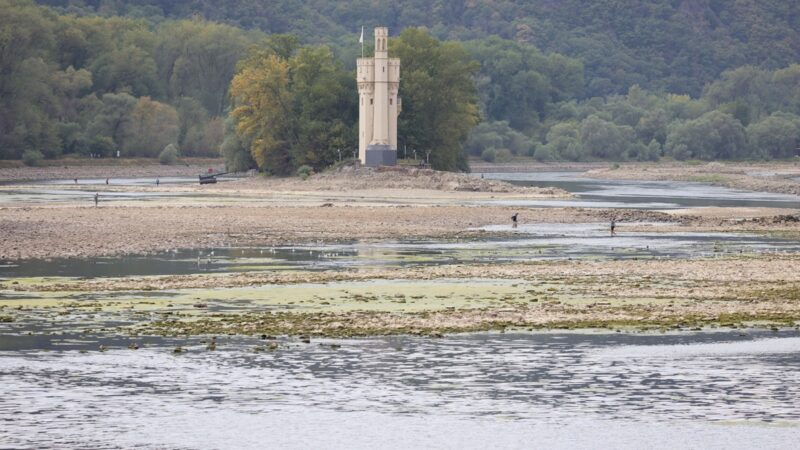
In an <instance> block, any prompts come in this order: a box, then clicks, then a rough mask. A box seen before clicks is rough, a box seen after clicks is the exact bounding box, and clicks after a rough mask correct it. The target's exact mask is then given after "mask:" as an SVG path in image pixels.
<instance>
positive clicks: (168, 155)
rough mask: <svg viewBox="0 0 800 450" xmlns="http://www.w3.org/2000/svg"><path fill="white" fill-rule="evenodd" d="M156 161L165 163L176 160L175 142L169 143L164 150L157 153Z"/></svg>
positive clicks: (176, 148) (170, 163) (169, 163)
mask: <svg viewBox="0 0 800 450" xmlns="http://www.w3.org/2000/svg"><path fill="white" fill-rule="evenodd" d="M158 162H160V163H161V164H167V165H172V164H175V163H176V162H178V147H175V144H169V145H167V146H166V147H164V150H162V151H161V153H160V154H159V155H158Z"/></svg>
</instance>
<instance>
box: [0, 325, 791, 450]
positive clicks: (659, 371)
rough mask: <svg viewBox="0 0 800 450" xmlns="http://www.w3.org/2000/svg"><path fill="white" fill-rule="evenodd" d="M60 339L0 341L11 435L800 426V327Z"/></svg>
mask: <svg viewBox="0 0 800 450" xmlns="http://www.w3.org/2000/svg"><path fill="white" fill-rule="evenodd" d="M36 339H48V338H36ZM49 339H50V340H49V345H50V346H49V347H48V348H49V350H39V349H29V350H17V351H13V352H10V351H6V350H0V383H2V384H3V386H4V387H5V388H6V389H5V390H4V394H3V401H2V402H0V418H2V420H3V430H2V432H0V436H2V438H3V442H4V445H6V446H10V447H36V448H63V447H70V446H76V445H77V446H81V447H93V448H133V447H136V448H146V449H150V448H153V449H155V448H183V449H194V448H230V447H236V448H263V447H264V443H265V442H269V443H270V444H269V445H270V446H276V447H281V448H309V447H324V448H353V446H354V443H357V444H358V445H359V446H363V447H371V448H375V447H381V448H408V447H428V448H430V447H436V448H442V447H447V448H453V447H458V448H487V447H502V448H529V447H530V445H531V442H536V446H539V445H545V444H546V446H547V447H548V448H549V447H553V448H575V447H582V448H597V447H613V448H675V447H681V448H687V447H689V448H691V447H702V448H753V447H754V446H757V447H759V448H791V447H793V446H794V445H795V443H796V440H797V436H798V433H800V431H798V430H800V428H798V427H799V426H800V407H798V406H797V405H798V404H800V375H798V374H800V372H798V371H797V370H796V369H797V367H798V366H800V335H798V333H797V332H794V331H782V332H780V333H778V334H773V333H765V332H756V331H751V332H749V333H745V334H739V333H730V332H720V333H696V334H678V335H670V334H665V335H650V334H643V335H641V334H640V335H628V334H591V333H588V334H587V333H580V334H579V333H575V334H569V333H541V334H475V335H456V336H449V337H446V338H444V339H422V338H412V337H392V338H374V339H363V340H312V341H311V343H310V344H302V343H300V342H298V341H289V340H285V339H281V340H279V341H278V342H279V345H280V346H279V348H278V350H277V351H274V352H269V351H262V352H254V351H253V350H254V348H256V347H257V346H260V347H261V348H262V349H263V348H264V346H265V344H266V343H267V342H268V341H263V340H260V339H255V338H228V337H225V336H221V337H219V338H218V346H217V350H216V351H207V350H205V344H204V343H203V342H202V341H201V340H200V339H192V340H177V339H170V338H164V339H160V338H149V339H140V340H139V341H138V343H139V345H140V347H141V348H140V349H139V350H129V349H128V348H127V345H128V344H129V343H130V340H126V339H122V338H115V337H113V336H112V337H107V338H103V337H99V336H61V337H58V338H49ZM9 340H20V341H22V340H26V342H27V343H28V346H29V347H39V346H41V345H42V344H41V343H37V342H34V341H33V339H32V338H30V337H25V336H21V337H15V336H7V335H6V336H1V337H0V342H8V341H9ZM101 341H102V342H103V343H105V345H108V347H109V349H108V351H106V352H104V353H101V352H99V351H97V348H98V345H99V343H100V342H101ZM331 344H335V345H336V346H338V347H332V346H331ZM176 345H182V346H183V348H185V349H186V350H187V352H186V353H182V354H174V353H173V352H172V349H173V348H174V347H175V346H176ZM3 348H7V347H3ZM81 349H85V350H88V352H87V353H80V352H79V351H78V350H81Z"/></svg>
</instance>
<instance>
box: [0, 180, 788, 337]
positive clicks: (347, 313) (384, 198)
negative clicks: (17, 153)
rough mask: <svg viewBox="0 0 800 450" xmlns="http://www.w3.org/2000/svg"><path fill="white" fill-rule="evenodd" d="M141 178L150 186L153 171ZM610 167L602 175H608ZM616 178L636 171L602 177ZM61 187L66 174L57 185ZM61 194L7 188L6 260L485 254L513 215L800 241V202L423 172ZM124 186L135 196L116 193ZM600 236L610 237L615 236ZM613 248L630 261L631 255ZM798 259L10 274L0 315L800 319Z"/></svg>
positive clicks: (165, 329)
mask: <svg viewBox="0 0 800 450" xmlns="http://www.w3.org/2000/svg"><path fill="white" fill-rule="evenodd" d="M636 167H638V168H637V169H636V170H641V171H643V172H648V171H650V169H647V170H644V169H643V168H642V167H641V166H636ZM15 170H18V171H23V170H24V169H15ZM93 170H94V169H93ZM142 170H143V172H142V174H143V175H142V176H152V175H153V174H154V173H155V172H147V171H146V170H145V169H142ZM154 170H155V169H154ZM158 170H160V169H158ZM194 170H195V172H196V168H195V169H194ZM598 170H599V169H597V168H594V169H593V171H592V172H590V175H593V174H598V173H599V174H600V175H602V174H603V173H605V172H603V171H602V170H600V171H598ZM617 170H622V171H623V173H627V172H624V171H625V169H610V168H609V169H608V170H607V171H608V172H616V171H617ZM633 173H639V172H633ZM664 173H665V174H670V173H672V174H679V173H682V172H681V171H679V170H678V169H675V170H673V171H669V170H667V171H666V172H664ZM59 175H61V174H59ZM84 175H86V176H89V175H93V176H96V174H92V173H89V172H85V173H84ZM176 176H182V175H176ZM185 176H189V175H185ZM631 176H633V175H631ZM659 176H664V177H668V175H659ZM745 176H754V175H752V174H751V175H745ZM64 178H65V179H67V180H69V179H70V176H66V177H62V176H59V177H55V178H53V179H64ZM21 179H30V178H26V177H25V176H21ZM660 179H664V178H660ZM781 179H782V180H784V181H785V182H787V183H792V182H794V181H793V180H792V179H791V177H789V178H781ZM50 189H53V186H52V185H51V184H46V183H37V182H26V183H14V182H11V183H6V184H4V185H3V186H2V187H0V258H2V260H3V261H6V262H8V263H9V264H11V265H13V264H14V262H15V261H18V260H21V259H27V258H42V259H46V258H60V257H69V258H89V257H98V256H111V255H125V254H142V253H152V252H167V251H170V250H175V249H209V248H225V247H263V248H269V247H274V246H286V245H295V244H297V245H302V244H312V243H314V244H320V243H349V242H386V241H398V242H399V241H407V240H428V241H432V242H443V243H447V242H472V241H475V242H482V243H484V244H483V245H487V244H486V243H487V242H488V243H491V242H492V240H493V239H501V238H506V237H511V238H514V237H518V236H519V234H518V233H519V230H516V229H514V228H512V226H511V220H510V217H511V215H512V214H514V213H519V218H520V223H521V224H522V225H523V227H524V226H525V225H526V224H540V225H541V226H545V227H546V228H547V229H548V232H553V233H555V234H556V235H558V230H559V224H595V225H596V224H607V223H609V222H610V220H611V219H612V218H613V219H614V220H615V221H616V223H617V230H616V231H617V233H618V235H620V236H623V237H624V236H625V235H626V234H627V233H635V232H639V231H641V230H646V231H647V232H648V233H655V234H659V233H660V234H663V235H664V236H669V235H670V234H675V235H678V236H680V235H685V234H692V233H717V234H720V235H722V236H724V235H726V234H729V235H738V234H748V235H753V236H767V237H774V236H778V237H780V238H782V239H784V240H785V239H787V238H788V239H797V237H798V236H800V205H798V209H792V208H758V207H748V208H689V209H683V210H664V211H653V210H635V209H605V208H574V207H552V208H542V207H537V208H531V207H510V206H503V204H502V200H508V199H569V198H570V197H571V195H570V194H569V193H568V192H565V191H562V190H560V189H556V188H547V187H544V188H531V187H520V186H513V185H510V184H507V183H504V182H500V181H492V180H483V179H481V178H480V177H477V176H474V175H472V176H470V175H456V174H442V173H439V172H433V171H430V170H425V169H416V168H404V169H391V170H380V171H378V170H364V169H352V168H343V169H340V170H338V171H333V172H328V173H323V174H317V175H313V176H311V177H310V178H308V179H306V180H302V179H299V178H264V177H260V176H255V177H240V178H236V179H233V180H229V181H222V180H221V181H220V182H219V183H218V184H215V185H204V186H200V185H197V184H192V183H176V184H170V183H164V184H160V185H154V184H145V185H141V184H133V185H115V184H113V183H112V184H109V185H105V184H103V183H101V184H97V185H92V186H86V185H81V184H80V183H79V184H77V185H74V183H73V184H72V185H70V184H69V183H67V184H64V185H61V186H58V189H59V192H57V193H48V192H49V191H48V190H50ZM94 193H97V195H98V197H99V202H98V206H94V202H93V196H94ZM120 194H124V195H127V197H123V198H119V197H115V195H116V196H118V195H120ZM137 195H141V197H137ZM2 199H5V201H3V200H2ZM10 199H13V200H10ZM590 233H595V231H590ZM600 233H601V234H602V235H603V239H612V238H611V237H606V235H605V233H606V231H605V230H603V231H601V232H600ZM611 245H613V241H612V244H611ZM613 251H614V250H613V247H612V252H613ZM619 251H621V252H623V253H619V255H621V256H624V255H625V253H624V252H625V251H627V250H625V249H620V250H619ZM715 251H716V250H715ZM799 258H800V256H799V255H798V254H796V253H792V252H785V251H781V252H777V251H770V250H769V249H765V250H752V251H751V250H747V251H744V252H743V251H742V250H739V251H738V252H734V251H725V250H724V249H723V250H720V252H719V254H713V255H708V254H702V255H701V254H698V255H697V256H696V257H688V258H687V257H675V258H670V257H644V258H638V257H630V256H626V257H619V258H614V257H611V258H609V257H600V258H599V259H598V258H597V257H591V256H586V257H577V259H575V260H573V259H572V257H569V258H567V257H561V258H556V259H553V260H548V259H543V260H536V261H530V260H528V261H526V260H524V259H523V260H519V259H514V258H510V259H503V258H500V259H498V260H496V261H494V260H492V259H491V258H489V259H488V260H487V259H482V260H480V261H478V260H476V261H474V262H472V263H470V262H469V261H458V262H450V263H448V262H438V263H437V264H433V265H431V264H428V263H419V264H413V263H411V264H408V265H400V266H391V267H385V266H380V265H378V266H371V265H369V264H365V265H361V266H358V267H350V268H347V267H344V268H337V269H329V270H312V271H309V270H295V269H291V270H289V269H281V268H276V269H274V270H269V269H264V270H253V271H246V272H236V271H233V272H232V273H224V274H210V273H199V272H198V273H196V274H189V275H162V276H133V275H130V276H118V277H99V278H93V277H91V274H88V275H89V277H88V278H84V277H81V278H63V277H61V278H59V277H11V278H7V279H4V280H0V294H2V295H3V296H4V300H3V304H2V306H0V309H2V310H1V311H0V316H2V317H3V320H6V321H11V322H13V323H17V324H19V326H20V327H23V328H24V327H34V324H35V323H39V322H41V321H43V320H45V321H50V322H49V323H53V324H58V326H59V327H60V326H63V327H70V326H77V325H76V324H78V323H80V324H81V325H80V326H81V327H87V328H86V329H95V330H97V329H100V328H105V329H107V327H108V325H107V324H106V322H109V323H114V324H115V325H114V326H113V328H114V329H116V330H117V331H122V332H125V333H131V334H170V335H173V334H178V335H194V334H210V333H214V334H218V333H233V334H290V335H291V334H294V335H298V334H309V335H320V336H353V335H377V334H397V333H413V334H433V335H438V334H441V333H452V332H462V331H475V330H497V329H501V330H504V329H527V328H548V327H550V328H552V327H555V328H587V327H589V328H595V327H601V328H608V327H612V328H619V327H623V328H630V327H634V328H646V329H650V328H655V329H665V328H674V327H678V328H697V327H718V326H729V327H740V326H752V325H753V324H762V325H765V326H770V327H772V326H796V325H797V324H798V323H800V322H799V321H800V309H798V308H797V307H796V305H797V301H798V299H799V297H798V292H800V278H798V276H799V275H798V273H800V271H797V270H792V269H791V268H793V267H795V266H797V265H798V264H800V259H799ZM199 263H200V261H199V260H198V266H199V265H200V264H199ZM243 264H244V263H243ZM89 317H91V319H88V318H89ZM87 323H88V324H89V325H87ZM91 324H94V325H91ZM34 328H35V327H34ZM49 332H51V331H49Z"/></svg>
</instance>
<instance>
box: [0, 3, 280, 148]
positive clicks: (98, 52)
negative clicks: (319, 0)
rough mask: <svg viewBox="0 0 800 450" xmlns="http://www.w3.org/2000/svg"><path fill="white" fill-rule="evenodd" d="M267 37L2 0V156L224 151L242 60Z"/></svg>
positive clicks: (191, 23) (221, 27)
mask: <svg viewBox="0 0 800 450" xmlns="http://www.w3.org/2000/svg"><path fill="white" fill-rule="evenodd" d="M263 38H264V35H263V33H260V32H248V31H244V30H241V29H238V28H235V27H232V26H228V25H220V24H215V23H211V22H207V21H204V20H200V19H193V20H180V21H164V22H161V23H159V24H153V23H150V22H147V21H144V20H139V19H133V18H127V17H109V18H101V17H96V16H86V17H79V16H73V15H59V14H56V13H54V12H53V11H51V10H49V9H47V8H42V7H39V6H36V5H35V4H34V3H33V2H30V1H27V0H0V158H20V157H21V156H22V154H23V153H24V152H26V151H31V152H39V153H41V154H42V156H45V157H49V158H52V157H57V156H60V155H65V154H73V153H74V154H85V155H90V154H91V155H98V156H109V155H112V154H114V155H116V152H120V154H121V155H124V156H154V155H157V154H158V153H159V152H160V151H161V150H162V149H163V148H164V147H165V146H167V145H169V144H174V145H176V146H177V147H178V148H179V149H180V151H181V153H182V154H184V155H197V156H211V155H218V154H219V146H220V143H221V142H222V138H223V117H224V116H225V114H226V111H227V108H228V87H229V84H230V80H231V78H232V76H233V73H234V71H235V69H236V62H237V61H238V60H239V59H241V57H242V56H243V55H244V53H245V50H246V49H247V48H248V47H249V46H250V45H253V44H254V43H256V42H258V41H259V40H261V39H263Z"/></svg>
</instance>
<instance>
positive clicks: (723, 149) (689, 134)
mask: <svg viewBox="0 0 800 450" xmlns="http://www.w3.org/2000/svg"><path fill="white" fill-rule="evenodd" d="M665 152H666V153H667V154H668V155H670V156H673V157H674V158H676V159H687V158H693V159H705V160H713V159H739V158H743V157H745V156H746V152H747V141H746V138H745V133H744V127H742V124H741V123H740V122H739V121H738V120H736V119H735V118H734V117H733V116H731V115H729V114H725V113H722V112H719V111H711V112H709V113H706V114H704V115H702V116H700V117H699V118H697V119H695V120H690V121H687V122H680V123H676V124H674V125H673V126H672V127H671V128H670V131H669V134H668V135H667V142H666V145H665Z"/></svg>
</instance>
